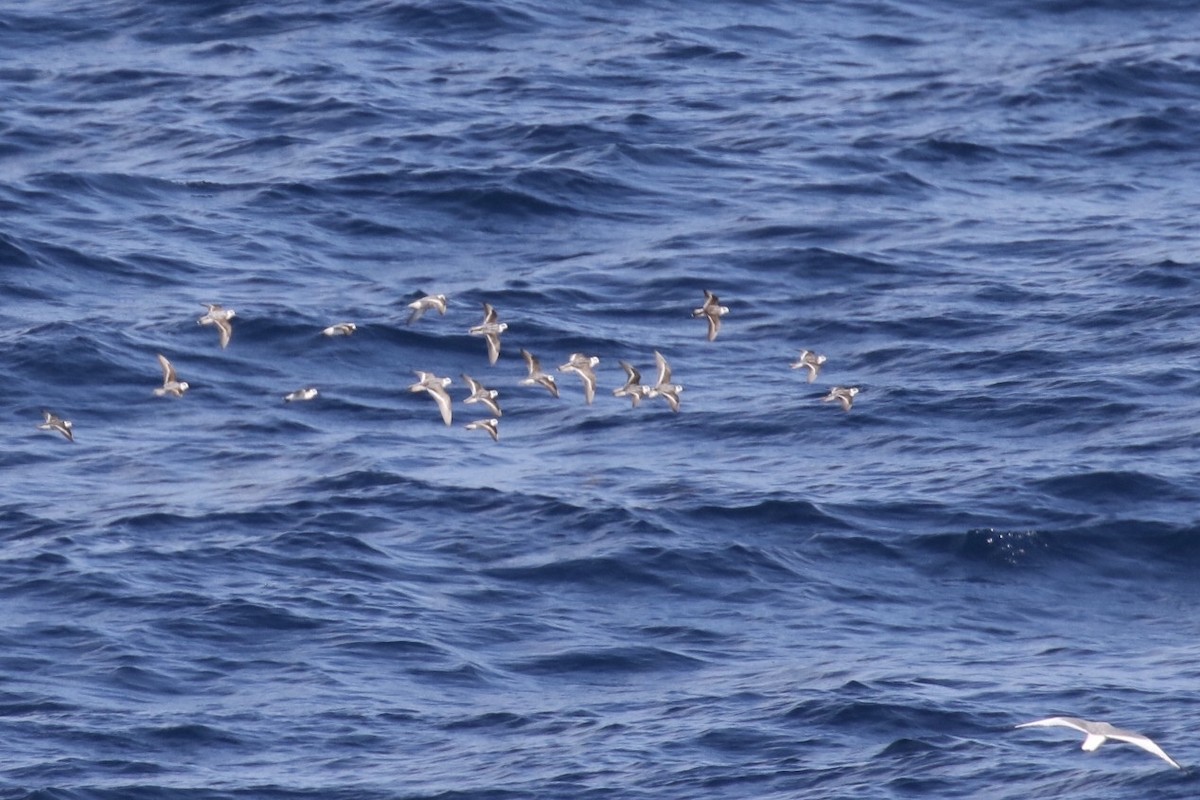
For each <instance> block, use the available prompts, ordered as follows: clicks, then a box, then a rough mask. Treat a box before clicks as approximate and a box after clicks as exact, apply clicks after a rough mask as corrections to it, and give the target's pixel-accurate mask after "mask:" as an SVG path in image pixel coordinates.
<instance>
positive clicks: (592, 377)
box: [558, 353, 600, 406]
mask: <svg viewBox="0 0 1200 800" xmlns="http://www.w3.org/2000/svg"><path fill="white" fill-rule="evenodd" d="M599 363H600V359H598V358H596V357H595V356H585V355H584V354H583V353H571V356H570V358H568V359H567V363H565V364H563V365H562V366H561V367H559V368H558V371H559V372H574V373H575V374H576V375H578V376H579V377H580V379H581V380H582V381H583V398H584V399H585V400H587V404H588V405H589V406H590V405H591V404H592V400H594V399H595V398H596V372H595V370H594V367H595V366H596V365H597V364H599Z"/></svg>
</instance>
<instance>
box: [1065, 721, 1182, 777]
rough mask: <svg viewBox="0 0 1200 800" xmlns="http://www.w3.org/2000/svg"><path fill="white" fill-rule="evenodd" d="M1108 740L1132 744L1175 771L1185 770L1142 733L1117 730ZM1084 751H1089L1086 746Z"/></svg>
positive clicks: (1112, 732) (1110, 734)
mask: <svg viewBox="0 0 1200 800" xmlns="http://www.w3.org/2000/svg"><path fill="white" fill-rule="evenodd" d="M1108 738H1109V739H1117V740H1119V741H1122V742H1128V743H1129V744H1132V745H1137V746H1138V747H1140V748H1142V749H1143V750H1145V751H1146V752H1147V753H1153V754H1154V755H1156V756H1158V757H1159V758H1161V759H1162V760H1163V761H1165V762H1167V763H1168V764H1170V765H1171V766H1172V767H1174V768H1175V769H1183V767H1181V766H1179V762H1178V761H1176V760H1175V759H1173V758H1171V757H1170V756H1169V755H1167V754H1166V753H1165V752H1163V749H1162V748H1161V747H1159V746H1158V745H1157V744H1155V743H1154V742H1153V741H1152V740H1151V739H1150V738H1148V737H1146V736H1143V735H1142V734H1140V733H1134V732H1133V731H1123V730H1120V729H1116V730H1114V731H1111V732H1110V733H1109V734H1108ZM1084 749H1085V750H1086V749H1087V746H1086V745H1085V746H1084Z"/></svg>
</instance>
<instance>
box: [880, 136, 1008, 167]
mask: <svg viewBox="0 0 1200 800" xmlns="http://www.w3.org/2000/svg"><path fill="white" fill-rule="evenodd" d="M1002 155H1003V154H1002V153H1001V152H1000V151H999V150H997V149H996V148H994V147H990V146H988V145H984V144H977V143H975V142H968V141H962V140H956V139H938V138H932V139H926V140H925V141H922V142H919V143H918V144H915V145H912V146H909V147H906V148H904V149H903V150H901V151H899V152H898V153H897V154H896V156H897V158H901V159H911V160H913V161H923V162H928V163H936V164H940V163H945V162H951V161H953V162H962V163H967V164H978V163H981V162H987V161H994V160H996V159H999V158H1001V157H1002Z"/></svg>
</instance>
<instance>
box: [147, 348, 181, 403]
mask: <svg viewBox="0 0 1200 800" xmlns="http://www.w3.org/2000/svg"><path fill="white" fill-rule="evenodd" d="M158 365H159V366H160V367H162V372H163V385H162V386H160V387H158V388H157V389H155V390H154V396H155V397H165V396H166V395H171V396H172V397H183V393H184V392H186V391H187V390H188V383H187V381H181V380H179V376H178V375H176V374H175V367H173V366H171V362H170V361H167V357H166V356H164V355H163V354H162V353H159V354H158Z"/></svg>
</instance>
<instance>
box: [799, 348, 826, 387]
mask: <svg viewBox="0 0 1200 800" xmlns="http://www.w3.org/2000/svg"><path fill="white" fill-rule="evenodd" d="M824 363H825V356H822V355H818V354H817V353H814V352H813V351H812V350H801V351H800V357H799V358H797V359H796V360H795V361H793V362H792V369H807V370H808V382H809V383H812V382H813V381H815V380H816V379H817V373H818V372H820V371H821V366H822V365H823V364H824Z"/></svg>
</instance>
